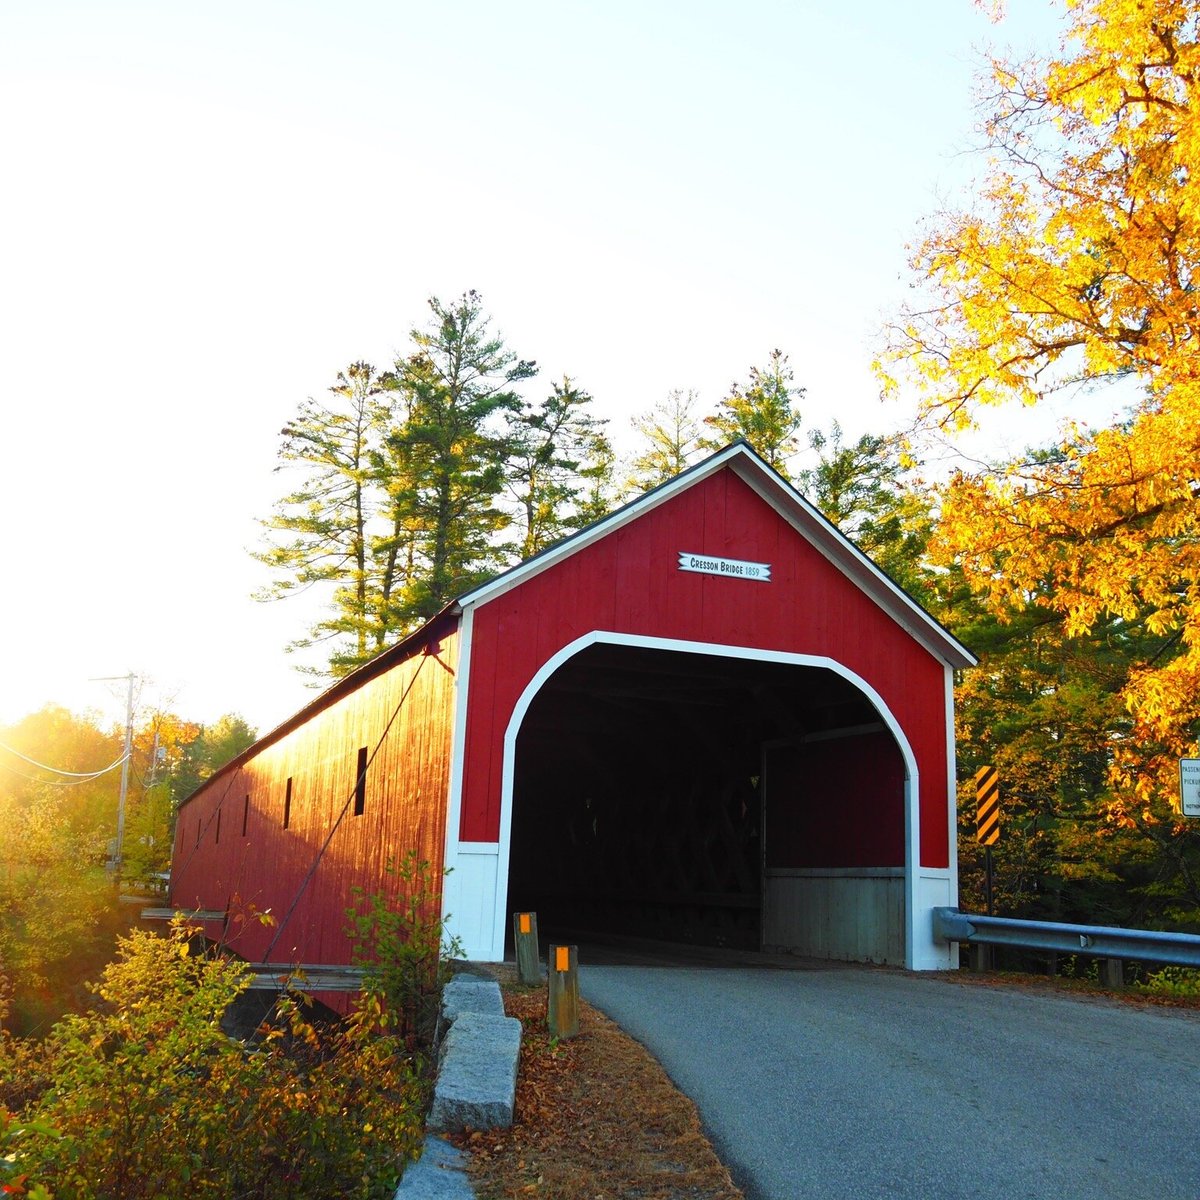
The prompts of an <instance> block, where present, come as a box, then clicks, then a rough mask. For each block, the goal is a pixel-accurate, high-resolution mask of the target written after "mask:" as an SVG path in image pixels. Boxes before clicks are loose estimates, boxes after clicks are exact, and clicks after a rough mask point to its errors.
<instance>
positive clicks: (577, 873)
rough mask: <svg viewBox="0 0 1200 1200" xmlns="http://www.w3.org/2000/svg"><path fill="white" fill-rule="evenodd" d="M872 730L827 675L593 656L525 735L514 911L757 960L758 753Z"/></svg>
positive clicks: (843, 685) (512, 879) (530, 720)
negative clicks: (751, 953) (732, 950)
mask: <svg viewBox="0 0 1200 1200" xmlns="http://www.w3.org/2000/svg"><path fill="white" fill-rule="evenodd" d="M880 728H881V726H880V724H879V716H878V714H877V713H876V712H875V709H874V708H873V707H872V705H871V704H870V702H869V701H868V700H867V699H866V697H865V696H864V695H863V694H862V693H861V692H859V691H858V689H856V688H855V687H854V686H853V685H852V684H850V683H849V682H848V681H846V680H845V679H843V678H842V677H841V676H839V675H837V674H835V673H833V672H832V671H827V670H823V669H820V668H814V667H798V666H793V665H787V664H780V663H771V662H758V661H750V660H746V659H737V658H723V657H718V656H711V655H697V654H685V653H680V652H675V651H669V650H649V649H639V648H633V647H628V646H612V645H595V646H591V647H589V648H588V649H587V650H585V651H583V652H581V653H580V654H578V655H577V656H575V657H574V658H573V659H571V660H570V661H569V662H568V663H566V664H564V665H563V667H562V668H560V669H559V670H558V671H557V672H556V673H555V674H554V675H553V676H552V677H551V678H550V679H549V680H548V681H547V683H546V684H545V686H544V687H543V688H542V689H541V691H540V692H539V693H538V695H537V696H536V697H535V699H534V701H533V703H532V704H531V706H530V708H529V711H528V713H527V714H526V717H525V720H524V723H523V724H522V727H521V732H520V734H519V737H518V741H517V753H516V768H515V779H514V792H513V795H514V803H513V818H512V841H511V859H510V867H509V905H508V908H509V911H510V912H512V911H523V910H531V911H535V912H537V913H538V921H539V926H540V928H541V929H542V930H543V931H551V930H553V931H554V932H555V933H556V934H558V935H559V936H566V935H570V936H579V935H584V934H600V935H606V936H617V937H641V938H653V939H657V940H665V941H674V942H690V943H696V944H703V945H710V946H730V947H741V948H755V949H756V948H757V947H758V946H759V944H760V940H761V927H762V873H763V824H764V813H763V786H762V783H763V781H762V771H763V748H764V745H766V744H773V745H781V744H782V745H788V744H791V745H795V746H801V745H802V744H804V743H805V742H808V741H812V740H813V739H814V738H816V739H818V740H820V739H821V738H822V736H823V735H830V734H832V735H833V736H834V737H835V738H836V737H837V736H838V733H839V732H840V731H846V730H878V729H880ZM888 819H889V820H891V819H894V818H893V816H892V815H889V818H888ZM897 835H899V829H898V828H897ZM793 840H794V839H793ZM509 936H510V937H511V930H510V931H509Z"/></svg>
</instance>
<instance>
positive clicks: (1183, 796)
mask: <svg viewBox="0 0 1200 1200" xmlns="http://www.w3.org/2000/svg"><path fill="white" fill-rule="evenodd" d="M1179 807H1180V808H1181V809H1182V810H1183V815H1184V816H1185V817H1200V758H1181V759H1180V760H1179Z"/></svg>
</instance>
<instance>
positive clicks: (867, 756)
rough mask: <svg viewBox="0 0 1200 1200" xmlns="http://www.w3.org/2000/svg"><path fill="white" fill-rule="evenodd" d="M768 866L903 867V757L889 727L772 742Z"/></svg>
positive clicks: (767, 848)
mask: <svg viewBox="0 0 1200 1200" xmlns="http://www.w3.org/2000/svg"><path fill="white" fill-rule="evenodd" d="M766 772H767V816H766V826H767V840H766V860H767V861H766V865H767V866H768V867H902V866H904V760H903V759H902V758H901V756H900V750H899V748H898V747H897V745H896V742H895V739H894V738H893V737H892V735H891V734H890V733H868V734H863V735H862V736H859V737H854V738H837V739H835V740H833V741H828V742H811V743H809V744H808V745H805V746H777V747H772V748H771V750H770V751H769V752H768V754H767V758H766Z"/></svg>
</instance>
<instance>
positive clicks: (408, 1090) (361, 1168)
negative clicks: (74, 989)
mask: <svg viewBox="0 0 1200 1200" xmlns="http://www.w3.org/2000/svg"><path fill="white" fill-rule="evenodd" d="M246 983H247V979H246V976H245V974H244V972H243V971H242V969H241V968H240V967H239V966H238V965H237V964H235V963H232V962H229V961H228V960H224V959H222V958H219V957H215V956H212V955H208V954H196V953H194V952H193V950H192V948H191V946H190V944H189V936H188V931H187V930H186V929H184V928H183V927H182V926H176V927H175V928H174V929H173V931H172V934H171V936H170V937H168V938H161V937H157V936H155V935H153V934H149V933H145V932H135V933H133V934H131V935H130V936H129V937H127V938H124V939H122V941H121V944H120V953H119V957H118V959H117V961H116V962H114V963H113V964H111V965H110V966H109V967H108V968H107V969H106V971H105V972H104V977H103V980H102V982H101V983H100V984H99V985H98V986H97V988H96V991H97V992H98V994H99V996H100V997H101V999H102V1000H103V1001H104V1004H103V1006H102V1007H101V1008H99V1009H98V1010H97V1011H95V1012H92V1013H88V1014H84V1015H81V1016H71V1017H68V1018H65V1019H64V1020H62V1021H60V1022H59V1024H58V1025H56V1026H55V1027H54V1029H53V1030H52V1031H51V1033H50V1035H49V1036H48V1037H47V1038H46V1040H45V1041H44V1042H43V1043H42V1044H41V1046H40V1047H39V1048H38V1050H37V1052H36V1055H35V1054H32V1053H31V1050H30V1048H29V1047H28V1046H24V1045H21V1044H20V1043H17V1042H16V1041H15V1040H13V1039H9V1040H7V1041H6V1043H5V1045H4V1047H3V1055H2V1057H3V1060H4V1061H3V1063H0V1082H6V1083H7V1084H8V1086H9V1087H10V1088H11V1087H12V1086H13V1085H14V1084H15V1083H16V1081H18V1080H19V1079H21V1078H22V1076H23V1074H25V1072H26V1071H27V1069H28V1067H29V1066H30V1065H31V1061H32V1060H33V1059H35V1058H36V1059H37V1060H38V1063H39V1069H40V1079H41V1090H40V1094H37V1095H36V1096H32V1097H27V1098H25V1100H24V1104H23V1110H22V1111H21V1112H20V1114H19V1116H20V1119H21V1121H22V1122H23V1123H24V1130H23V1132H22V1135H21V1137H20V1139H19V1141H18V1142H17V1144H16V1146H15V1147H12V1148H10V1154H12V1156H13V1157H12V1160H11V1161H12V1164H13V1167H14V1170H15V1171H17V1172H18V1173H22V1174H27V1175H28V1176H29V1177H31V1178H36V1179H38V1180H39V1181H41V1182H42V1183H44V1184H45V1185H46V1186H47V1187H48V1188H49V1190H50V1191H51V1192H52V1193H53V1195H54V1197H55V1200H118V1198H120V1200H166V1198H168V1197H177V1196H179V1195H182V1194H186V1195H188V1196H189V1197H196V1198H203V1197H208V1196H212V1197H218V1196H219V1197H221V1198H222V1200H227V1198H229V1197H245V1198H247V1200H254V1198H259V1197H261V1198H263V1200H266V1198H267V1197H271V1200H287V1198H290V1197H294V1198H296V1200H300V1198H305V1200H309V1198H314V1197H335V1196H336V1197H362V1198H364V1200H367V1198H374V1197H380V1198H381V1200H382V1198H384V1197H389V1196H390V1195H391V1194H392V1190H393V1189H394V1187H395V1184H396V1181H397V1179H398V1178H399V1175H400V1173H401V1169H402V1166H403V1163H404V1161H405V1160H406V1159H408V1158H411V1157H413V1155H414V1154H415V1153H416V1150H417V1148H418V1145H419V1142H420V1139H421V1137H422V1132H423V1122H422V1117H423V1113H424V1108H425V1099H426V1097H425V1093H424V1088H423V1085H422V1083H421V1082H420V1080H419V1079H418V1077H417V1075H416V1073H415V1072H414V1070H413V1066H412V1063H411V1061H410V1060H409V1058H408V1056H407V1055H406V1054H405V1052H404V1046H403V1043H402V1042H401V1041H400V1040H399V1039H398V1038H397V1037H396V1036H395V1035H394V1034H393V1033H392V1031H391V1029H390V1027H389V1018H388V1016H387V1014H386V1013H385V1012H384V1011H383V1010H382V1008H381V1006H380V1005H379V1002H378V1001H377V999H375V998H374V997H371V996H367V997H365V999H364V1001H363V1003H362V1004H360V1005H359V1006H358V1007H357V1008H356V1009H355V1011H354V1012H353V1013H352V1015H351V1017H350V1018H349V1019H348V1020H347V1021H345V1022H343V1023H342V1024H341V1025H340V1026H337V1027H335V1028H334V1029H332V1030H321V1029H318V1028H317V1027H316V1026H315V1025H314V1024H313V1023H312V1022H310V1021H309V1020H308V1019H307V1017H306V1016H305V1013H304V1011H303V1007H302V1004H301V1003H300V1002H299V1001H296V1000H293V999H291V998H290V997H286V996H285V997H284V998H283V999H282V1000H281V1002H280V1005H279V1009H280V1013H281V1016H282V1018H283V1021H282V1026H279V1025H275V1026H273V1027H272V1028H271V1029H270V1030H269V1031H265V1032H264V1035H263V1036H262V1038H261V1039H260V1041H259V1042H258V1043H257V1044H256V1045H255V1046H253V1047H247V1046H245V1045H243V1044H242V1043H240V1042H236V1041H234V1040H232V1039H230V1038H229V1037H227V1036H226V1035H225V1034H224V1033H223V1032H222V1030H221V1026H220V1020H221V1016H222V1014H223V1013H224V1012H225V1010H226V1008H227V1007H228V1006H229V1004H230V1003H232V1001H233V1000H234V999H235V998H236V997H237V996H238V995H239V994H240V993H241V992H242V991H243V990H244V988H245V987H246Z"/></svg>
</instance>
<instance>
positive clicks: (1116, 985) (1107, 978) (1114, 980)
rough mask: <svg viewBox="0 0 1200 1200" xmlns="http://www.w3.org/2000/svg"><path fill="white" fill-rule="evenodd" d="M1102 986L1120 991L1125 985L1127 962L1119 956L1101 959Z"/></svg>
mask: <svg viewBox="0 0 1200 1200" xmlns="http://www.w3.org/2000/svg"><path fill="white" fill-rule="evenodd" d="M1100 986H1101V987H1106V988H1110V989H1112V990H1113V991H1120V990H1121V988H1123V987H1124V986H1125V963H1124V961H1123V960H1121V959H1119V958H1102V959H1101V960H1100Z"/></svg>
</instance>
